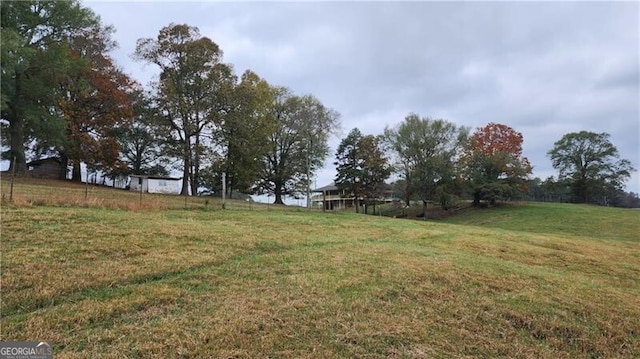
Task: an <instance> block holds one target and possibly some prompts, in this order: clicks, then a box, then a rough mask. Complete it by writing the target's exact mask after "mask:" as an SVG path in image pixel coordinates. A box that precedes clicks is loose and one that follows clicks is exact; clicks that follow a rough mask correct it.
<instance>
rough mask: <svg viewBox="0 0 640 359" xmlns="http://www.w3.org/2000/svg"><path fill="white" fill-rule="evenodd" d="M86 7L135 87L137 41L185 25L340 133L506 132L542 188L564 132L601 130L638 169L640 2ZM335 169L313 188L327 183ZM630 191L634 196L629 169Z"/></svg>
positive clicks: (639, 181) (145, 70) (636, 182)
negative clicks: (334, 122) (108, 29)
mask: <svg viewBox="0 0 640 359" xmlns="http://www.w3.org/2000/svg"><path fill="white" fill-rule="evenodd" d="M86 4H87V5H88V6H89V7H91V8H93V9H94V11H96V13H98V14H99V15H101V16H102V18H103V21H104V22H105V23H107V24H113V25H114V26H115V27H116V29H117V30H118V32H117V33H116V39H117V40H118V42H119V43H120V45H121V48H120V49H119V50H118V51H117V52H115V53H114V57H116V59H117V61H118V62H119V63H120V64H121V65H122V66H123V67H124V68H125V69H126V70H127V71H128V72H129V73H131V74H132V75H133V76H134V77H135V78H137V79H138V80H140V81H141V82H143V83H145V82H147V81H148V80H149V79H150V78H151V76H152V75H153V73H154V72H153V71H154V70H153V69H152V68H151V67H149V66H147V67H144V66H143V65H142V64H139V63H135V62H133V61H132V60H131V59H130V58H129V57H128V56H129V55H130V54H131V53H132V52H133V50H134V49H135V41H136V40H137V39H138V38H141V37H154V36H156V34H157V32H158V30H159V29H160V28H161V27H163V26H166V25H168V24H169V23H171V22H175V23H187V24H190V25H194V26H197V27H199V28H200V31H201V33H202V34H203V35H204V36H208V37H210V38H211V39H213V40H214V41H215V42H217V43H218V44H219V45H220V46H221V48H222V49H223V51H224V53H225V61H227V62H230V63H232V64H233V65H234V67H235V69H236V71H237V72H238V73H241V72H242V71H244V70H245V69H248V68H249V69H252V70H254V71H256V72H257V73H258V74H260V75H261V76H263V77H264V78H266V79H267V80H268V81H269V82H270V83H272V84H276V85H284V86H288V87H290V88H291V89H292V90H293V91H295V92H296V93H300V94H304V93H311V94H314V95H315V96H317V97H318V98H320V99H321V100H322V101H323V102H324V103H325V104H326V105H328V106H330V107H333V108H335V109H336V110H338V111H339V112H341V113H342V115H343V127H344V132H345V133H346V132H348V131H349V130H350V129H351V128H353V127H359V128H360V129H361V130H362V131H363V132H364V133H373V134H377V133H380V132H381V131H382V129H383V128H384V127H385V126H386V125H390V126H393V125H395V124H397V123H398V122H400V121H402V120H403V118H404V116H405V115H407V114H408V113H409V112H415V113H418V114H420V115H422V116H430V117H439V118H445V119H448V120H450V121H453V122H455V123H457V124H459V125H464V126H469V127H472V128H476V127H479V126H482V125H484V124H486V123H488V122H499V123H504V124H507V125H509V126H512V127H513V128H515V129H516V130H517V131H520V132H522V133H523V135H524V139H525V143H524V153H525V155H526V156H528V157H529V158H530V160H531V161H532V163H533V164H534V166H535V170H534V175H536V176H540V177H543V178H544V177H546V176H549V175H552V174H554V171H553V169H552V168H551V164H550V161H549V160H548V158H546V152H547V151H548V150H549V149H551V147H552V146H553V143H554V142H555V141H557V140H558V139H560V137H561V136H562V135H564V134H566V133H568V132H572V131H580V130H589V131H595V132H608V133H610V134H611V138H612V141H613V142H614V144H615V145H616V146H617V147H618V149H619V150H620V152H621V154H622V156H623V157H624V158H627V159H630V160H631V161H632V162H633V164H634V166H635V167H636V168H640V149H639V147H638V146H639V143H640V125H639V122H640V120H639V117H640V104H639V102H640V100H639V81H640V79H639V76H640V75H639V70H638V69H639V67H638V66H639V53H640V50H639V48H638V43H639V35H638V34H639V27H638V26H639V24H638V22H639V21H638V10H639V9H638V4H637V3H633V2H628V3H620V2H612V3H607V2H599V3H595V2H594V3H592V2H577V3H576V2H566V3H559V2H558V3H555V2H554V3H547V2H498V3H476V2H400V3H397V2H367V3H361V2H345V3H335V2H328V3H325V2H285V3H268V2H267V3H264V2H260V3H244V2H238V3H225V2H223V3H218V2H215V3H214V2H193V3H192V2H187V3H184V2H144V3H118V2H116V3H111V2H108V3H93V2H88V3H86ZM338 142H339V139H337V138H336V139H334V140H333V141H332V144H333V145H334V146H335V145H337V143H338ZM334 148H335V147H334ZM332 162H333V159H328V160H327V168H325V170H323V171H322V172H321V174H320V175H319V178H318V183H319V184H320V185H323V184H324V183H325V182H329V181H331V180H332V178H333V174H334V169H333V166H332V164H331V163H332ZM629 190H632V191H634V192H640V176H639V175H638V172H636V173H634V177H633V179H632V183H630V185H629Z"/></svg>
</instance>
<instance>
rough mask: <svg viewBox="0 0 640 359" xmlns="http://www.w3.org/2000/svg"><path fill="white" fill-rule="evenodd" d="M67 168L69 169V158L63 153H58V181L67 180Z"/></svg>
mask: <svg viewBox="0 0 640 359" xmlns="http://www.w3.org/2000/svg"><path fill="white" fill-rule="evenodd" d="M67 167H69V157H67V155H65V154H64V153H60V173H59V174H58V179H61V180H66V179H67Z"/></svg>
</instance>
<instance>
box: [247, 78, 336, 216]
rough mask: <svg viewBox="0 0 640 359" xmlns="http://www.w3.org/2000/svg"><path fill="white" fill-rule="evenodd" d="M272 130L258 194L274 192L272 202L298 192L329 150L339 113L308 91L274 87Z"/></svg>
mask: <svg viewBox="0 0 640 359" xmlns="http://www.w3.org/2000/svg"><path fill="white" fill-rule="evenodd" d="M271 116H274V118H275V120H276V127H275V130H274V131H273V132H272V133H271V135H270V136H269V138H268V139H269V144H268V152H267V154H266V155H265V156H264V157H263V158H262V164H261V171H260V179H259V181H258V184H257V186H256V188H255V191H256V193H259V194H265V193H268V194H273V195H274V196H275V201H274V203H275V204H284V201H283V196H285V195H300V194H302V193H303V192H304V190H303V188H304V187H305V186H306V187H307V188H308V186H309V184H310V182H311V177H312V176H313V173H314V172H315V171H316V170H317V169H318V168H319V167H321V166H322V164H323V161H324V159H325V158H326V157H327V155H328V154H329V147H328V145H327V142H328V140H329V136H330V135H331V134H332V133H333V132H335V130H337V129H338V127H339V119H340V115H339V114H338V113H337V112H336V111H334V110H332V109H330V108H327V107H325V106H324V105H323V104H322V103H321V102H320V101H319V100H318V99H317V98H315V97H313V96H311V95H305V96H295V95H293V94H292V93H291V92H290V91H289V90H288V89H285V88H278V89H276V95H275V101H274V106H273V107H272V114H271Z"/></svg>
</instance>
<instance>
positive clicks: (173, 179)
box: [129, 175, 182, 181]
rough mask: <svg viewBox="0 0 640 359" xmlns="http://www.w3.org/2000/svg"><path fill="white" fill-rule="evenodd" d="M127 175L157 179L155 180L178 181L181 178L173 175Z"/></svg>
mask: <svg viewBox="0 0 640 359" xmlns="http://www.w3.org/2000/svg"><path fill="white" fill-rule="evenodd" d="M129 177H135V178H140V177H142V178H147V179H157V180H167V181H180V180H181V179H182V177H180V178H175V177H163V176H147V175H131V176H129Z"/></svg>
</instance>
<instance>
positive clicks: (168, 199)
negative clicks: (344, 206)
mask: <svg viewBox="0 0 640 359" xmlns="http://www.w3.org/2000/svg"><path fill="white" fill-rule="evenodd" d="M0 192H1V195H2V205H3V206H15V207H20V206H69V207H72V206H73V207H96V208H110V209H122V210H154V209H158V210H162V209H194V210H223V209H226V210H243V211H267V210H273V211H277V210H285V209H287V210H291V209H299V210H313V211H322V209H321V208H314V209H308V208H305V207H299V206H294V205H290V206H282V205H273V204H270V203H260V202H255V201H253V200H237V199H226V200H225V201H224V203H223V200H222V198H220V197H214V196H179V195H172V194H157V193H146V192H138V191H131V190H127V189H118V188H113V187H109V186H103V185H96V184H91V183H74V182H70V181H63V180H47V179H34V178H28V177H13V176H11V175H10V174H4V173H3V175H2V176H0Z"/></svg>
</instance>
